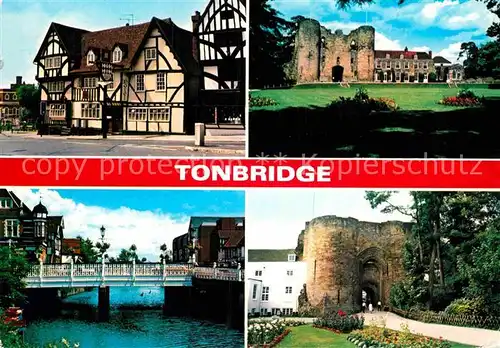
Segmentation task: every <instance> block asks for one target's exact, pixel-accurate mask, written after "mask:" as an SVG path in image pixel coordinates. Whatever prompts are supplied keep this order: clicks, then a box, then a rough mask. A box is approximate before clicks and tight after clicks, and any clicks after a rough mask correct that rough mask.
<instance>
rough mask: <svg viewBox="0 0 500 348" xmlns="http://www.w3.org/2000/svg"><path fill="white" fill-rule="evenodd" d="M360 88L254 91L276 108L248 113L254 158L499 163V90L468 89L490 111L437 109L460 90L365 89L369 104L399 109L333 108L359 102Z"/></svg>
mask: <svg viewBox="0 0 500 348" xmlns="http://www.w3.org/2000/svg"><path fill="white" fill-rule="evenodd" d="M359 86H360V84H358V85H352V86H351V88H342V87H339V86H338V85H333V84H316V85H301V86H296V87H294V88H291V89H271V90H261V91H252V92H250V93H251V95H252V96H253V97H255V96H261V97H268V98H272V99H274V100H275V101H276V102H278V103H279V104H278V105H276V106H266V107H259V108H256V107H254V108H251V110H250V117H249V124H248V129H249V140H248V144H249V156H250V157H256V156H259V157H264V156H269V157H274V156H277V157H283V156H286V157H299V158H300V157H312V156H314V157H317V158H329V157H340V158H346V157H347V158H352V157H375V158H423V157H426V158H500V143H499V142H498V132H497V129H498V126H497V124H498V110H499V109H500V89H488V88H487V86H486V85H470V86H469V87H470V89H471V90H472V91H474V92H475V94H476V95H477V96H484V97H486V98H487V100H486V102H485V105H484V106H483V107H473V108H456V107H449V106H443V105H439V104H437V102H438V101H439V100H440V99H441V98H442V97H443V96H451V95H456V94H457V92H458V91H459V90H460V89H458V88H448V87H447V85H436V84H434V85H431V84H429V85H424V84H420V85H412V84H409V85H406V84H401V85H384V84H377V85H375V84H365V85H363V86H364V87H365V88H367V90H368V95H369V96H370V97H389V98H393V99H394V100H395V101H396V103H397V104H398V105H399V106H400V110H398V111H397V112H375V113H363V112H361V113H360V112H357V111H356V112H352V111H350V110H347V109H345V111H338V109H334V108H332V107H331V106H329V104H330V102H331V101H333V100H335V99H337V98H338V97H340V96H344V97H352V96H354V94H355V93H356V89H357V87H359ZM461 87H465V86H461ZM492 97H493V98H492Z"/></svg>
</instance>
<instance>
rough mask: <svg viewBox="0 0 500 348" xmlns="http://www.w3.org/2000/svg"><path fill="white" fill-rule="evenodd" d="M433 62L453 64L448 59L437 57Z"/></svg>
mask: <svg viewBox="0 0 500 348" xmlns="http://www.w3.org/2000/svg"><path fill="white" fill-rule="evenodd" d="M432 60H433V61H434V63H436V64H451V62H450V61H449V60H448V59H446V58H445V57H441V56H435V57H434V58H432Z"/></svg>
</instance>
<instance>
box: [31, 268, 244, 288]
mask: <svg viewBox="0 0 500 348" xmlns="http://www.w3.org/2000/svg"><path fill="white" fill-rule="evenodd" d="M193 278H199V279H213V280H225V281H235V282H243V281H244V271H243V270H242V269H233V268H211V267H193V266H190V265H186V264H166V263H142V264H136V263H135V262H132V263H126V264H124V263H118V264H115V263H92V264H78V263H73V262H71V263H62V264H43V263H40V264H39V265H34V266H32V267H31V269H30V271H29V273H28V276H27V278H26V279H25V283H26V287H27V288H67V287H70V288H73V287H76V288H84V287H108V286H143V287H155V286H161V287H166V286H174V287H178V286H192V285H193V284H192V283H193Z"/></svg>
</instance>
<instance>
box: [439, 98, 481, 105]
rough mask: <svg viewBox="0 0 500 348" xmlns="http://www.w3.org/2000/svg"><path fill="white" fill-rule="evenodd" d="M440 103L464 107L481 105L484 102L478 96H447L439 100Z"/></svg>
mask: <svg viewBox="0 0 500 348" xmlns="http://www.w3.org/2000/svg"><path fill="white" fill-rule="evenodd" d="M439 104H442V105H448V106H459V107H464V106H479V105H481V104H482V103H481V101H480V100H479V99H477V98H459V97H445V98H443V99H441V100H440V101H439Z"/></svg>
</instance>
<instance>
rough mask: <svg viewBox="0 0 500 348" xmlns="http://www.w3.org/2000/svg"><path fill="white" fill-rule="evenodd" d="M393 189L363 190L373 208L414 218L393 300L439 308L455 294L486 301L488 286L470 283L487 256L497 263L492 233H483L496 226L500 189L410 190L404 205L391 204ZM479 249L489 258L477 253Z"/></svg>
mask: <svg viewBox="0 0 500 348" xmlns="http://www.w3.org/2000/svg"><path fill="white" fill-rule="evenodd" d="M393 193H394V191H387V192H371V191H368V192H367V193H366V198H367V200H368V201H369V202H370V204H371V206H372V207H373V208H376V207H379V208H381V211H382V212H384V213H391V212H395V211H398V212H400V213H402V214H405V215H407V216H410V217H411V218H412V220H413V221H414V226H413V228H412V231H411V235H410V236H409V238H408V240H407V242H406V244H405V246H404V249H403V266H404V269H405V271H406V273H407V276H406V279H405V280H404V281H402V282H401V283H398V284H395V285H394V286H395V289H394V290H393V291H391V301H392V304H393V305H395V306H397V307H399V308H402V309H406V308H408V307H412V306H415V307H419V306H424V305H425V306H426V307H427V308H428V309H435V310H442V309H444V308H445V307H446V306H447V305H448V304H449V303H450V302H451V301H453V300H454V299H457V298H463V297H471V296H475V297H477V298H479V299H480V300H484V301H485V302H486V303H487V301H488V298H492V299H493V298H494V297H492V296H490V295H491V294H490V293H489V292H487V291H486V285H485V287H482V288H481V287H477V286H475V285H474V284H477V283H478V282H479V280H476V281H474V279H475V278H478V277H480V276H482V275H481V272H486V271H487V270H488V269H489V267H493V266H491V265H487V264H486V263H485V262H486V261H487V260H489V261H490V262H492V263H493V264H496V263H497V262H500V256H498V257H497V258H495V257H493V256H492V253H494V252H497V251H498V250H497V249H496V247H497V246H496V244H495V240H494V239H492V238H493V237H491V235H492V234H493V232H490V234H489V237H490V239H485V237H484V236H485V231H498V230H499V227H498V226H500V194H499V193H497V192H410V196H411V198H412V201H411V203H410V204H409V205H408V206H405V207H403V206H398V205H395V204H393V203H391V198H392V196H393ZM487 248H490V249H488V250H487ZM479 254H481V255H488V257H482V256H481V257H479V256H478V255H479ZM481 269H482V271H479V270H481ZM426 276H427V277H426ZM484 277H486V276H485V275H484ZM484 277H483V278H481V279H483V280H484V281H485V282H486V283H487V284H489V286H490V287H491V286H492V284H491V281H490V282H488V281H487V279H486V278H487V277H486V278H484ZM426 278H427V279H426ZM488 279H489V278H488ZM493 286H498V284H496V285H495V284H493ZM417 295H418V296H417ZM498 301H500V298H499V299H498ZM498 304H500V302H499V303H498ZM490 307H492V308H498V312H497V313H500V305H499V306H497V303H496V302H495V303H494V304H491V306H490Z"/></svg>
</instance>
